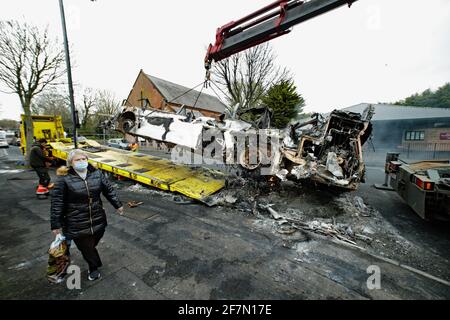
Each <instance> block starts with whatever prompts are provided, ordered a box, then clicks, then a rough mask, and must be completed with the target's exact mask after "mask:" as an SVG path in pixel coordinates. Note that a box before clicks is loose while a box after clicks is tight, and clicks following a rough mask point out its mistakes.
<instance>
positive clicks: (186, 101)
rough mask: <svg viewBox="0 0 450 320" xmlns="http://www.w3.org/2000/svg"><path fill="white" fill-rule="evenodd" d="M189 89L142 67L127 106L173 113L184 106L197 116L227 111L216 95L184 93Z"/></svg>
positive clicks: (216, 115)
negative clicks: (153, 74)
mask: <svg viewBox="0 0 450 320" xmlns="http://www.w3.org/2000/svg"><path fill="white" fill-rule="evenodd" d="M188 90H189V88H187V87H184V86H181V85H178V84H176V83H173V82H170V81H166V80H163V79H160V78H157V77H154V76H151V75H149V74H146V73H145V72H144V71H143V70H142V69H141V71H140V72H139V75H138V77H137V79H136V81H135V83H134V85H133V89H132V90H131V92H130V94H129V95H128V98H127V100H126V106H132V107H136V106H140V107H152V108H155V109H159V110H162V111H167V112H173V113H177V112H179V111H180V109H181V108H182V107H184V108H185V110H186V111H189V110H190V111H192V113H193V114H194V116H195V117H201V116H205V117H212V118H218V117H219V116H220V115H221V114H222V113H224V112H225V109H226V106H225V105H224V104H223V103H222V102H220V100H219V99H217V98H216V97H214V96H211V95H208V94H205V93H202V94H201V95H200V96H199V93H200V92H199V91H196V90H192V91H190V92H188V93H187V94H184V93H185V92H187V91H188ZM183 94H184V95H183ZM180 96H181V97H180ZM197 98H198V101H197ZM196 101H197V103H196ZM194 105H195V107H194Z"/></svg>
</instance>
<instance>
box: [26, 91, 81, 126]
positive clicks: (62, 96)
mask: <svg viewBox="0 0 450 320" xmlns="http://www.w3.org/2000/svg"><path fill="white" fill-rule="evenodd" d="M31 112H32V114H36V115H48V116H61V118H62V123H63V126H64V128H70V126H71V124H72V114H71V112H70V107H69V96H68V94H67V93H66V92H59V91H58V90H56V89H53V90H46V92H43V93H41V94H40V95H38V96H36V97H35V99H34V100H33V102H32V104H31Z"/></svg>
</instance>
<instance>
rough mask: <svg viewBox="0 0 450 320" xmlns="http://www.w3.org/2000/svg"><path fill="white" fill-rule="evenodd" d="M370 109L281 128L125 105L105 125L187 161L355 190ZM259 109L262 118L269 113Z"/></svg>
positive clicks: (369, 130) (360, 174) (361, 176)
mask: <svg viewBox="0 0 450 320" xmlns="http://www.w3.org/2000/svg"><path fill="white" fill-rule="evenodd" d="M260 113H261V112H260ZM373 113H374V109H373V107H369V108H367V109H366V110H365V112H364V113H363V114H362V115H361V114H359V113H352V112H344V111H337V110H335V111H333V112H331V113H330V114H328V115H326V116H323V115H320V114H315V115H314V116H313V119H312V120H310V121H307V122H303V123H296V124H293V125H291V126H289V127H288V128H287V129H285V130H283V131H280V130H276V129H272V128H270V127H269V126H270V121H256V122H255V123H256V125H255V123H249V122H246V121H243V120H240V119H224V117H221V119H220V120H216V119H213V118H208V117H200V118H197V119H194V118H193V117H192V116H189V115H188V116H185V115H180V114H173V113H168V112H163V111H161V110H156V109H142V108H138V107H126V108H125V109H124V110H123V111H122V112H120V113H119V114H118V115H116V116H115V117H114V118H113V119H112V120H111V121H109V124H108V125H109V127H110V128H112V129H114V130H117V131H119V132H121V133H123V134H128V135H131V136H134V137H141V138H145V139H147V140H154V141H158V142H163V143H166V144H167V145H168V146H169V147H171V148H174V149H173V150H174V151H176V150H178V152H180V150H181V151H182V152H181V153H183V154H184V156H183V157H181V158H182V159H184V160H182V161H181V162H183V161H185V163H186V164H202V163H206V164H227V165H234V164H238V165H239V166H240V167H241V168H242V170H244V171H246V172H248V173H251V175H253V176H255V175H256V176H263V175H264V176H270V177H277V178H278V179H281V180H287V179H289V180H294V181H295V180H303V179H310V180H312V181H315V182H319V183H321V184H326V185H330V186H336V187H339V188H343V189H348V190H356V189H357V188H358V186H359V184H360V183H361V182H364V178H365V165H364V161H363V155H362V147H363V145H364V144H365V143H366V142H367V140H368V139H369V138H370V136H371V134H372V125H371V123H370V120H371V118H372V116H373ZM262 114H264V116H265V117H266V116H267V114H271V112H264V113H262ZM266 120H267V119H266ZM261 123H263V125H261ZM264 126H266V128H264ZM186 151H187V152H186ZM181 153H178V154H181ZM176 154H177V152H172V158H173V160H175V161H177V162H180V158H177V159H174V155H176ZM186 154H187V155H188V156H187V157H186ZM192 155H195V156H194V157H192ZM199 157H200V159H201V162H200V163H199V162H198V159H199ZM195 159H197V160H195Z"/></svg>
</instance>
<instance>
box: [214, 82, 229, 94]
mask: <svg viewBox="0 0 450 320" xmlns="http://www.w3.org/2000/svg"><path fill="white" fill-rule="evenodd" d="M211 83H212V84H213V85H215V86H216V88H217V89H219V90H220V92H222V94H223V95H224V96H225V97H226V96H227V94H226V93H225V92H223V90H222V89H221V88H220V87H219V86H218V85H217V84H216V83H215V82H214V81H211ZM211 88H212V87H211Z"/></svg>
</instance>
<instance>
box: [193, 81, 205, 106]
mask: <svg viewBox="0 0 450 320" xmlns="http://www.w3.org/2000/svg"><path fill="white" fill-rule="evenodd" d="M205 84H206V81H204V82H203V87H202V90H200V92H199V93H198V96H197V100H195V103H194V105H193V106H192V108H195V106H196V105H197V102H198V99H199V98H200V95H201V94H202V92H203V89H204V88H205Z"/></svg>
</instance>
